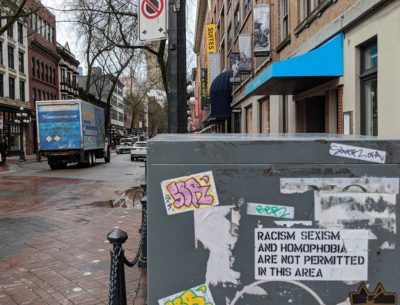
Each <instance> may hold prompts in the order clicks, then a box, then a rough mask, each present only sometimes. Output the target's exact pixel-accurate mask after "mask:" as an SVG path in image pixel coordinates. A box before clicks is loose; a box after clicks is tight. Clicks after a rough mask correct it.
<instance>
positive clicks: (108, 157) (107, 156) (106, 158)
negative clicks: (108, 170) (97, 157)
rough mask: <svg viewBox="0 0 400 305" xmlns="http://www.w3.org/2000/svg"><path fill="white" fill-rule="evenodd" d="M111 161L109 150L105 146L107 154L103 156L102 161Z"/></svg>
mask: <svg viewBox="0 0 400 305" xmlns="http://www.w3.org/2000/svg"><path fill="white" fill-rule="evenodd" d="M110 161H111V150H110V147H107V154H106V155H105V156H104V162H106V163H109V162H110Z"/></svg>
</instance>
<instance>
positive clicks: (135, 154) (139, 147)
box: [131, 141, 147, 161]
mask: <svg viewBox="0 0 400 305" xmlns="http://www.w3.org/2000/svg"><path fill="white" fill-rule="evenodd" d="M146 155H147V142H145V141H138V142H136V143H135V144H133V147H132V149H131V161H135V160H139V159H143V160H144V159H146Z"/></svg>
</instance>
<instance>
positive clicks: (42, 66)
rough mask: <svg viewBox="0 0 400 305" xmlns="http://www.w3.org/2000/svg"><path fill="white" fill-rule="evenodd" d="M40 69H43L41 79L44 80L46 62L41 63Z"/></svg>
mask: <svg viewBox="0 0 400 305" xmlns="http://www.w3.org/2000/svg"><path fill="white" fill-rule="evenodd" d="M40 70H41V71H42V74H41V80H44V63H41V64H40Z"/></svg>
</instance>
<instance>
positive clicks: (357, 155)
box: [329, 143, 386, 163]
mask: <svg viewBox="0 0 400 305" xmlns="http://www.w3.org/2000/svg"><path fill="white" fill-rule="evenodd" d="M329 154H330V155H332V156H338V157H343V158H350V159H357V160H363V161H368V162H375V163H385V160H386V152H385V151H381V150H376V149H369V148H364V147H357V146H351V145H344V144H338V143H331V145H330V148H329Z"/></svg>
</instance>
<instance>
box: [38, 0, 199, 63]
mask: <svg viewBox="0 0 400 305" xmlns="http://www.w3.org/2000/svg"><path fill="white" fill-rule="evenodd" d="M41 2H42V3H43V4H44V5H45V6H46V7H47V8H48V9H50V11H51V12H52V13H53V14H54V15H55V16H56V20H57V41H58V42H59V43H60V44H62V45H65V43H66V42H68V44H69V46H70V49H71V52H72V53H73V54H74V55H75V56H76V57H77V59H78V60H79V61H81V63H82V64H83V62H84V61H83V58H84V54H83V51H82V50H83V49H84V46H81V45H78V44H77V41H78V39H77V37H76V31H74V29H73V27H74V24H73V23H71V22H70V20H69V17H68V15H67V13H65V12H63V11H62V10H63V9H64V8H65V3H66V2H67V0H42V1H41ZM187 5H188V9H187V28H188V30H187V32H186V33H187V37H186V38H187V40H188V44H187V47H188V51H189V50H190V51H191V52H192V53H193V51H192V48H193V40H194V37H193V33H194V23H195V15H196V7H197V0H187ZM190 51H189V52H190ZM189 58H190V59H191V61H192V62H191V63H189V66H190V67H194V66H195V64H196V63H195V62H194V56H190V55H189V54H188V60H189ZM84 68H85V67H84Z"/></svg>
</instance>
